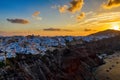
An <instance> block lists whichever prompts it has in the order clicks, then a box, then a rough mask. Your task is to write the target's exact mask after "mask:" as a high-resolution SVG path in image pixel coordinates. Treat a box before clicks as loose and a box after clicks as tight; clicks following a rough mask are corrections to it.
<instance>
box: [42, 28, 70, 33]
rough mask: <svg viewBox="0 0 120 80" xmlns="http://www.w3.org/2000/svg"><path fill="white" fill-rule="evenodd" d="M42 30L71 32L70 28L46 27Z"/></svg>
mask: <svg viewBox="0 0 120 80" xmlns="http://www.w3.org/2000/svg"><path fill="white" fill-rule="evenodd" d="M43 30H44V31H67V32H72V30H69V29H59V28H46V29H43Z"/></svg>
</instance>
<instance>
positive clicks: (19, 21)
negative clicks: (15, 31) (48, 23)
mask: <svg viewBox="0 0 120 80" xmlns="http://www.w3.org/2000/svg"><path fill="white" fill-rule="evenodd" d="M6 20H7V21H9V22H11V23H19V24H28V23H29V21H28V20H25V19H6Z"/></svg>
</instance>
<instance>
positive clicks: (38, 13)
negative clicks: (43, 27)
mask: <svg viewBox="0 0 120 80" xmlns="http://www.w3.org/2000/svg"><path fill="white" fill-rule="evenodd" d="M39 15H40V12H39V11H36V12H34V13H33V14H32V17H33V18H34V19H36V20H42V17H40V16H39Z"/></svg>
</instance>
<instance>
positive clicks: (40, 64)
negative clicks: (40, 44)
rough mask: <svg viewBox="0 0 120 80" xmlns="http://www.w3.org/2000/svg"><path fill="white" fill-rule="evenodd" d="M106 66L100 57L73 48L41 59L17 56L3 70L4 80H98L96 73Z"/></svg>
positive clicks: (47, 53)
mask: <svg viewBox="0 0 120 80" xmlns="http://www.w3.org/2000/svg"><path fill="white" fill-rule="evenodd" d="M102 63H103V61H102V60H100V59H99V58H98V56H97V55H96V53H93V52H92V51H90V50H87V49H86V48H84V47H82V48H81V47H76V46H74V47H73V46H72V47H69V48H64V49H56V50H54V51H53V52H50V51H47V52H46V54H45V55H44V56H40V55H25V54H24V55H17V57H16V58H13V59H9V60H8V63H7V64H8V66H6V67H4V68H2V69H1V70H0V80H96V79H95V77H94V75H93V73H92V69H93V68H94V67H97V66H99V65H101V64H102Z"/></svg>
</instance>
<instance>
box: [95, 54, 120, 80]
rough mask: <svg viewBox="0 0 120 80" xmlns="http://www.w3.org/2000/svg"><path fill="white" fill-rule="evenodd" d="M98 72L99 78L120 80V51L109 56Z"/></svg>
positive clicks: (100, 79) (98, 79) (97, 76)
mask: <svg viewBox="0 0 120 80" xmlns="http://www.w3.org/2000/svg"><path fill="white" fill-rule="evenodd" d="M105 62H106V64H104V65H102V66H100V67H99V68H98V69H97V70H96V72H95V75H96V78H97V80H120V52H116V53H115V54H113V55H110V56H108V57H107V58H106V59H105Z"/></svg>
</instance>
